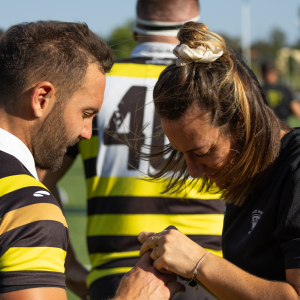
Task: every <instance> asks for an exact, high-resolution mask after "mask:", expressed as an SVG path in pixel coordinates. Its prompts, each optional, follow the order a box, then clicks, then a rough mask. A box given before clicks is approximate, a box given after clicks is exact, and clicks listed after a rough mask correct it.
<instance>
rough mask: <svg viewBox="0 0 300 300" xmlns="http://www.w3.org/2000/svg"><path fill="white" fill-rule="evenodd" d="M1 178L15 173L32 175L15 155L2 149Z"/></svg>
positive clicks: (0, 152) (0, 160)
mask: <svg viewBox="0 0 300 300" xmlns="http://www.w3.org/2000/svg"><path fill="white" fill-rule="evenodd" d="M0 166H1V168H0V178H3V177H7V176H13V175H23V174H26V175H30V176H31V177H33V176H32V174H30V173H29V172H28V170H27V169H26V168H25V167H24V166H23V165H22V164H21V162H20V161H19V160H17V159H16V158H15V157H14V156H12V155H10V154H8V153H5V152H2V151H0Z"/></svg>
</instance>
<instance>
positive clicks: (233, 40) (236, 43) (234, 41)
mask: <svg viewBox="0 0 300 300" xmlns="http://www.w3.org/2000/svg"><path fill="white" fill-rule="evenodd" d="M220 36H221V37H223V38H224V40H225V41H226V42H227V43H228V44H229V45H230V46H231V47H232V48H233V49H235V50H236V51H237V52H239V53H241V52H242V47H241V39H240V38H238V37H231V36H229V35H228V34H226V33H220Z"/></svg>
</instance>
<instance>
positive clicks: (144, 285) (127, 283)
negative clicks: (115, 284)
mask: <svg viewBox="0 0 300 300" xmlns="http://www.w3.org/2000/svg"><path fill="white" fill-rule="evenodd" d="M178 292H181V293H184V292H185V287H184V285H182V284H181V283H179V282H177V275H176V274H162V273H160V272H158V271H157V270H156V269H155V268H154V267H153V260H152V259H151V258H150V252H146V253H145V254H144V256H143V257H142V259H141V260H140V261H139V262H138V263H137V264H136V266H135V267H134V268H133V269H132V270H131V271H130V272H129V273H128V274H126V275H125V276H124V277H123V278H122V280H121V283H120V285H119V288H118V290H117V293H116V298H115V300H165V299H166V300H167V299H170V298H171V297H172V296H173V295H174V294H176V293H178Z"/></svg>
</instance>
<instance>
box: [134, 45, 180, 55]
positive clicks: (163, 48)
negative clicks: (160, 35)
mask: <svg viewBox="0 0 300 300" xmlns="http://www.w3.org/2000/svg"><path fill="white" fill-rule="evenodd" d="M175 46H176V45H175V44H170V43H154V42H152V43H142V44H139V45H137V46H136V47H135V48H134V49H133V51H132V53H131V58H134V57H152V58H171V59H176V56H175V55H174V54H173V49H174V48H175Z"/></svg>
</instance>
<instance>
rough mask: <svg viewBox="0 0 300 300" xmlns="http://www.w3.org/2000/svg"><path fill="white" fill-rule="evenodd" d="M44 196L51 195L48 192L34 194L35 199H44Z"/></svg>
mask: <svg viewBox="0 0 300 300" xmlns="http://www.w3.org/2000/svg"><path fill="white" fill-rule="evenodd" d="M44 195H46V196H50V193H49V192H47V191H37V192H35V193H34V194H33V196H34V197H44Z"/></svg>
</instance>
